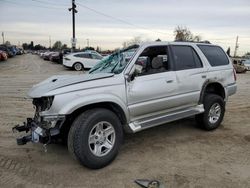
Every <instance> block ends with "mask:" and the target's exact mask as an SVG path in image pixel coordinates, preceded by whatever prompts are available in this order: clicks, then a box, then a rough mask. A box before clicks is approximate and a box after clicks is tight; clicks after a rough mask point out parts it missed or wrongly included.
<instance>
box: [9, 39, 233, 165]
mask: <svg viewBox="0 0 250 188" xmlns="http://www.w3.org/2000/svg"><path fill="white" fill-rule="evenodd" d="M235 92H236V75H235V71H234V68H233V65H232V63H231V62H230V59H229V57H228V56H227V55H226V53H225V52H224V51H223V49H222V48H221V47H219V46H216V45H212V44H206V43H188V42H169V43H168V42H152V43H144V44H141V45H134V46H130V47H128V48H126V49H123V50H120V51H117V52H115V53H113V54H112V55H110V56H107V57H105V58H104V59H103V60H101V61H100V62H99V63H98V64H97V65H96V66H95V67H93V68H92V69H91V70H90V71H89V73H88V74H83V75H77V76H73V75H67V76H53V77H51V78H48V79H47V80H45V81H43V82H41V83H39V84H37V85H35V86H33V87H32V88H31V89H30V91H29V92H28V97H29V98H32V99H33V105H34V106H35V115H34V117H33V118H27V122H26V123H24V124H23V125H17V126H15V127H14V128H13V130H17V131H19V132H21V131H26V132H29V134H28V135H26V136H24V137H21V138H18V139H17V144H19V145H23V144H26V143H27V142H29V141H31V142H33V143H37V142H40V143H43V144H44V145H46V144H48V143H51V142H52V141H53V140H55V139H58V138H61V139H62V140H65V141H66V142H67V145H68V150H69V152H70V153H71V154H72V156H73V157H74V158H75V159H77V160H78V161H79V162H80V163H81V164H83V165H84V166H86V167H89V168H95V169H96V168H102V167H104V166H106V165H108V164H109V163H110V162H112V161H113V160H114V158H115V157H116V155H117V153H118V150H119V148H120V145H121V144H122V140H123V134H124V132H132V133H135V132H138V131H141V130H144V129H147V128H150V127H154V126H157V125H161V124H165V123H168V122H171V121H175V120H178V119H182V118H186V117H189V116H195V119H196V122H197V125H198V126H200V127H201V128H203V129H205V130H213V129H216V128H217V127H219V125H220V124H221V122H222V119H223V116H224V113H225V105H226V101H227V99H228V97H229V96H230V95H233V94H234V93H235Z"/></svg>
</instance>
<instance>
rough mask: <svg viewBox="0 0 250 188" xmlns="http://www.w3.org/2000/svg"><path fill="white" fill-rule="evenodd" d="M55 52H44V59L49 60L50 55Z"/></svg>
mask: <svg viewBox="0 0 250 188" xmlns="http://www.w3.org/2000/svg"><path fill="white" fill-rule="evenodd" d="M55 53H56V52H47V53H45V54H44V56H43V59H44V60H47V61H49V60H50V56H52V55H53V54H55Z"/></svg>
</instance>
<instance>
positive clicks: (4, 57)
mask: <svg viewBox="0 0 250 188" xmlns="http://www.w3.org/2000/svg"><path fill="white" fill-rule="evenodd" d="M7 59H8V55H7V53H6V52H5V51H2V50H0V61H6V60H7Z"/></svg>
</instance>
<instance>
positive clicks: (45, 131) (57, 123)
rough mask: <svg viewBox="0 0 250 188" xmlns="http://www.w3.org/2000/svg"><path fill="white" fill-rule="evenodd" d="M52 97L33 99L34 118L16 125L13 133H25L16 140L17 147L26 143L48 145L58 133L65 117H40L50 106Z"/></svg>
mask: <svg viewBox="0 0 250 188" xmlns="http://www.w3.org/2000/svg"><path fill="white" fill-rule="evenodd" d="M53 100H54V97H41V98H35V99H33V105H34V107H35V115H34V118H27V122H24V123H23V124H22V125H16V126H15V127H13V128H12V130H13V132H26V133H27V135H25V136H22V137H19V138H17V144H18V145H24V144H26V143H27V142H33V143H38V142H40V143H42V144H45V145H47V144H49V143H50V142H51V141H52V140H53V139H54V138H56V136H57V135H59V133H60V128H61V126H62V124H63V122H64V120H65V116H59V115H49V116H41V112H44V111H47V110H49V109H50V107H51V106H52V103H53Z"/></svg>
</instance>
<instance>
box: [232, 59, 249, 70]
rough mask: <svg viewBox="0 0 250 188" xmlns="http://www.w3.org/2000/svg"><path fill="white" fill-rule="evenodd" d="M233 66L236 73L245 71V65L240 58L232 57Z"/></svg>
mask: <svg viewBox="0 0 250 188" xmlns="http://www.w3.org/2000/svg"><path fill="white" fill-rule="evenodd" d="M233 66H234V69H235V71H236V73H245V72H246V71H247V67H246V66H245V65H244V63H242V60H240V59H234V60H233Z"/></svg>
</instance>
